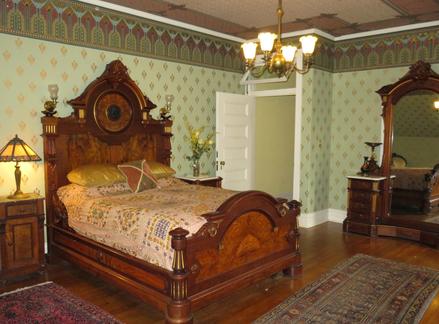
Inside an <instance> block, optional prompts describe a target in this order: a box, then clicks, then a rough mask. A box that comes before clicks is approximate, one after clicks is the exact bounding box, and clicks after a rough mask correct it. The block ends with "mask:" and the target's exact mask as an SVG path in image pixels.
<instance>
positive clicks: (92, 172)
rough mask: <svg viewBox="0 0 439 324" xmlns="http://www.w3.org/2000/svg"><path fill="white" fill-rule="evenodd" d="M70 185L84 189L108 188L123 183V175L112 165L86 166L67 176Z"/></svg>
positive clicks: (74, 170)
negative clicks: (73, 184) (76, 185)
mask: <svg viewBox="0 0 439 324" xmlns="http://www.w3.org/2000/svg"><path fill="white" fill-rule="evenodd" d="M67 179H69V181H70V182H71V183H75V184H78V185H80V186H84V187H96V186H109V185H112V184H113V183H118V182H124V180H125V178H124V176H123V174H122V173H121V172H120V171H119V170H118V169H117V167H116V166H115V165H112V164H86V165H81V166H79V167H77V168H76V169H73V170H72V171H70V172H69V173H68V174H67Z"/></svg>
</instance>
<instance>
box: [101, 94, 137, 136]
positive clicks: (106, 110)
mask: <svg viewBox="0 0 439 324" xmlns="http://www.w3.org/2000/svg"><path fill="white" fill-rule="evenodd" d="M94 115H95V120H96V123H97V124H98V126H99V127H100V128H101V129H103V130H105V131H107V132H111V133H117V132H121V131H123V130H124V129H125V128H127V127H128V126H129V124H130V123H131V118H132V116H133V109H132V107H131V105H130V103H129V102H128V100H127V99H126V98H125V97H124V96H123V95H121V94H120V93H118V92H107V93H105V94H103V95H102V96H100V97H99V98H98V100H97V101H96V104H95V107H94Z"/></svg>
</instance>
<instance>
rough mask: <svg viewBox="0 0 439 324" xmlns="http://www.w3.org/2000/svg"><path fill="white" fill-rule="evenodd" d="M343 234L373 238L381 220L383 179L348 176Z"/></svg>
mask: <svg viewBox="0 0 439 324" xmlns="http://www.w3.org/2000/svg"><path fill="white" fill-rule="evenodd" d="M347 178H348V210H347V217H346V219H345V220H344V222H343V230H344V231H345V232H352V233H360V234H367V235H370V236H375V235H376V233H377V227H376V225H377V224H378V223H379V219H380V218H381V200H382V199H381V198H382V197H381V193H382V191H383V184H384V180H385V177H377V176H349V177H347Z"/></svg>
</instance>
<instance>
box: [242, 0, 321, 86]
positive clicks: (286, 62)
mask: <svg viewBox="0 0 439 324" xmlns="http://www.w3.org/2000/svg"><path fill="white" fill-rule="evenodd" d="M276 13H277V21H278V22H277V35H276V34H274V33H259V35H258V39H259V42H260V47H261V51H262V52H263V54H264V56H263V58H262V59H263V61H264V64H263V65H262V66H260V65H256V64H255V61H256V49H257V46H258V44H257V43H255V42H245V43H244V44H242V46H241V47H242V49H243V52H244V58H245V66H246V71H250V73H251V75H252V76H253V77H255V78H260V77H261V76H262V75H263V74H264V73H265V71H268V72H270V73H275V74H277V76H278V77H279V78H280V77H282V76H286V77H287V78H288V77H289V76H290V74H291V73H292V72H295V71H296V72H298V73H300V74H305V73H306V72H308V71H309V68H310V66H311V55H312V54H313V52H314V48H315V46H316V42H317V37H315V36H312V35H307V36H302V37H300V44H301V47H302V53H303V55H304V62H303V67H302V68H301V69H299V68H298V67H297V63H296V60H295V56H296V51H297V47H296V46H292V45H282V40H281V29H282V16H283V15H284V11H283V9H282V0H279V7H278V8H277V10H276ZM275 41H276V42H275ZM273 47H274V49H273Z"/></svg>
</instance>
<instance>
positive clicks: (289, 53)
mask: <svg viewBox="0 0 439 324" xmlns="http://www.w3.org/2000/svg"><path fill="white" fill-rule="evenodd" d="M296 51H297V47H296V46H292V45H286V46H282V55H283V56H284V58H285V61H286V62H288V63H291V62H293V61H294V56H295V55H296Z"/></svg>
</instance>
